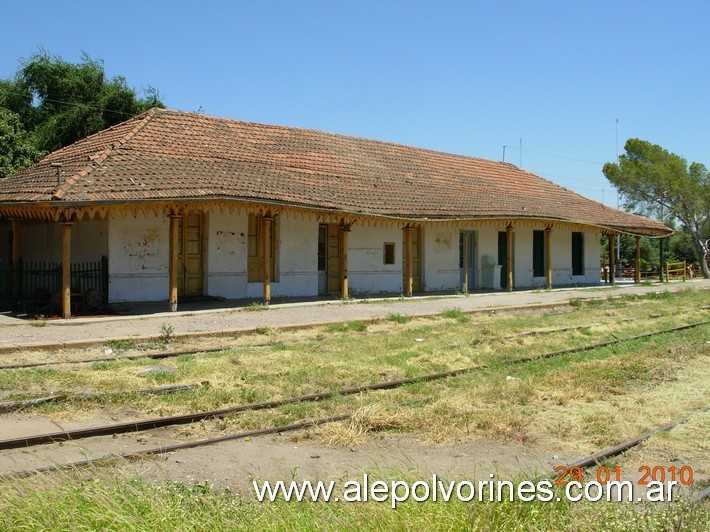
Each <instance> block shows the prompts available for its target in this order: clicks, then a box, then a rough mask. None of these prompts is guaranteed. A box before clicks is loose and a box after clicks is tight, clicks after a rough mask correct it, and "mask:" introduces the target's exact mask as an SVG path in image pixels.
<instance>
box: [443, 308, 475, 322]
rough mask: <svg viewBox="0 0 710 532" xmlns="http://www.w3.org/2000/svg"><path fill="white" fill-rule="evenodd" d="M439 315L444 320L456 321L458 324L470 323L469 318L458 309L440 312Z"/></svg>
mask: <svg viewBox="0 0 710 532" xmlns="http://www.w3.org/2000/svg"><path fill="white" fill-rule="evenodd" d="M441 315H442V317H444V318H446V319H449V320H456V321H458V322H459V323H467V322H469V321H471V318H470V317H469V316H467V315H466V314H464V312H463V311H462V310H461V309H460V308H450V309H447V310H444V311H442V313H441Z"/></svg>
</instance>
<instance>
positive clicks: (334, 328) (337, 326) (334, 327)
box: [325, 320, 367, 333]
mask: <svg viewBox="0 0 710 532" xmlns="http://www.w3.org/2000/svg"><path fill="white" fill-rule="evenodd" d="M365 330H367V324H366V323H364V322H362V321H358V320H356V321H348V322H345V323H331V324H330V325H327V326H326V328H325V332H330V333H332V332H349V331H353V332H363V331H365Z"/></svg>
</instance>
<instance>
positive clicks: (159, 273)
mask: <svg viewBox="0 0 710 532" xmlns="http://www.w3.org/2000/svg"><path fill="white" fill-rule="evenodd" d="M168 233H169V220H168V218H167V217H165V216H162V215H159V216H154V215H153V214H148V215H147V216H146V215H143V214H140V213H139V214H138V215H137V216H136V217H135V218H134V217H133V216H131V215H129V216H127V217H123V216H116V218H114V219H109V222H108V253H109V261H108V264H109V268H108V270H109V302H119V301H161V300H167V299H168V253H169V247H168V245H169V242H168V240H169V238H168Z"/></svg>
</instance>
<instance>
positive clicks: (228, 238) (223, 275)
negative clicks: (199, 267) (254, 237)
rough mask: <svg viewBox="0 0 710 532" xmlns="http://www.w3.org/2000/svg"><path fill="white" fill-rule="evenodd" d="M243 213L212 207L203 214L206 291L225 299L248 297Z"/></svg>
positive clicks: (246, 226) (246, 224) (245, 224)
mask: <svg viewBox="0 0 710 532" xmlns="http://www.w3.org/2000/svg"><path fill="white" fill-rule="evenodd" d="M247 230H248V217H247V215H246V214H237V213H236V212H235V213H234V214H230V213H229V212H224V213H222V212H220V211H219V210H215V211H212V212H210V213H209V214H208V215H207V216H205V235H206V252H207V257H205V260H204V264H205V266H206V268H205V270H206V276H205V283H206V286H205V288H206V289H205V293H206V294H208V295H211V296H221V297H226V298H228V299H241V298H245V297H247Z"/></svg>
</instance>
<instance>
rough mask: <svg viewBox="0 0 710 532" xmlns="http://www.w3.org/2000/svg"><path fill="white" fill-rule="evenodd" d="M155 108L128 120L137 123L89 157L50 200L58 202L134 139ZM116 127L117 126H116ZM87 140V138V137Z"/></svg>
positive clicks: (149, 119)
mask: <svg viewBox="0 0 710 532" xmlns="http://www.w3.org/2000/svg"><path fill="white" fill-rule="evenodd" d="M156 109H157V108H156V107H152V108H151V109H148V110H147V111H145V112H143V113H141V114H139V115H136V116H134V117H133V118H131V119H129V120H136V121H138V123H137V124H136V126H135V127H134V128H132V129H131V130H129V131H128V133H126V134H125V135H124V136H123V138H121V139H120V140H119V141H118V142H117V143H115V144H111V145H110V146H108V147H107V148H105V149H104V150H103V151H101V152H99V155H98V156H96V157H90V158H89V163H88V164H87V165H86V166H84V167H83V168H82V169H81V170H79V171H78V172H76V173H75V174H74V175H72V176H70V177H68V178H67V179H65V180H64V181H63V182H62V184H61V185H59V187H57V190H56V191H55V192H54V194H52V199H55V200H58V199H62V197H63V196H64V195H65V194H66V193H67V192H68V191H69V189H70V188H71V187H72V186H74V184H75V183H76V182H77V181H78V180H79V179H80V178H82V177H84V176H86V175H88V174H89V173H90V172H91V171H92V170H93V169H94V168H96V167H97V166H99V165H100V164H101V163H103V162H104V161H105V160H106V159H107V158H108V157H109V155H111V154H112V153H113V152H114V151H115V150H117V149H118V148H121V147H122V146H124V145H125V144H126V143H127V142H128V141H130V140H131V139H132V138H133V137H135V136H136V135H137V134H138V132H140V131H141V130H142V129H143V128H144V127H145V126H146V125H147V124H148V122H150V121H151V120H152V119H153V117H154V116H155V114H156V113H155V111H156ZM116 125H118V124H116ZM87 138H88V137H87Z"/></svg>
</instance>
